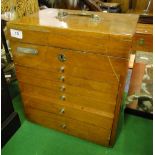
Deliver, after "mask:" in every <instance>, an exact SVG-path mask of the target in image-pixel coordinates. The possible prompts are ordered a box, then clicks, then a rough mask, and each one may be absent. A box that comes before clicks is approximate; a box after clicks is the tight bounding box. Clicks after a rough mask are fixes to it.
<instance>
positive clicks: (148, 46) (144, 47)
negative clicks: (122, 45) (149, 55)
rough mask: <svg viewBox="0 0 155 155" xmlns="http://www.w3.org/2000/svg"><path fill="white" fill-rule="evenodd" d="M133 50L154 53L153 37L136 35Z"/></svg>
mask: <svg viewBox="0 0 155 155" xmlns="http://www.w3.org/2000/svg"><path fill="white" fill-rule="evenodd" d="M132 49H133V50H135V51H146V52H153V35H151V34H137V33H136V34H135V36H134V40H133V47H132Z"/></svg>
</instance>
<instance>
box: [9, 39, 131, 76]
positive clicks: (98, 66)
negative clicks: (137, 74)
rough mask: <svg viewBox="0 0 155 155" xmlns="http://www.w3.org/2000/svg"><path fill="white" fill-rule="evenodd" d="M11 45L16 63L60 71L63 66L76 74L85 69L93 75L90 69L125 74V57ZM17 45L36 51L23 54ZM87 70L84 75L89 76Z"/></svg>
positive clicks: (26, 45) (66, 70)
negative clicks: (35, 51)
mask: <svg viewBox="0 0 155 155" xmlns="http://www.w3.org/2000/svg"><path fill="white" fill-rule="evenodd" d="M11 47H12V51H13V56H14V60H15V62H16V64H18V65H21V66H25V67H32V68H36V69H42V70H47V71H56V72H60V69H61V68H62V67H65V72H68V73H70V74H72V75H76V76H79V75H81V74H82V75H83V74H84V73H85V71H86V70H88V71H87V72H88V73H89V75H91V76H93V75H92V69H93V71H94V70H95V71H103V72H104V73H110V74H115V73H116V74H118V75H121V76H125V75H126V71H127V66H128V60H127V59H121V58H114V57H107V56H104V55H100V54H92V53H85V52H79V51H72V50H65V49H60V48H54V47H46V46H38V45H30V44H17V43H15V42H13V43H12V46H11ZM18 47H22V48H26V49H27V48H31V49H36V50H37V51H38V53H36V54H29V53H28V54H25V53H22V52H23V51H22V50H21V51H22V52H17V48H18ZM19 51H20V50H19ZM79 68H80V69H79ZM87 72H86V75H87V76H89V75H88V73H87ZM97 73H98V72H97ZM94 75H98V74H94ZM99 75H100V74H99Z"/></svg>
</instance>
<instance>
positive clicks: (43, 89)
mask: <svg viewBox="0 0 155 155" xmlns="http://www.w3.org/2000/svg"><path fill="white" fill-rule="evenodd" d="M137 20H138V16H137V15H128V14H106V13H99V12H81V11H71V10H57V9H46V10H42V11H40V12H38V13H36V14H33V15H30V16H27V17H23V18H22V19H18V20H15V21H12V22H10V23H8V32H9V39H10V43H11V49H12V53H13V58H14V63H15V68H16V74H17V78H18V81H19V86H20V90H21V96H22V100H23V104H24V110H25V114H26V116H27V118H28V119H29V120H31V121H33V122H36V123H39V124H41V125H43V126H46V127H49V128H53V129H56V130H58V131H62V132H64V133H67V134H70V135H73V136H77V137H80V138H82V139H86V140H90V141H92V142H95V143H98V144H101V145H104V146H112V145H113V143H114V140H115V136H116V129H117V124H118V118H119V112H120V106H121V99H122V94H123V89H124V82H125V78H126V74H127V69H128V57H129V53H130V48H131V44H132V37H133V35H134V33H135V28H136V24H137Z"/></svg>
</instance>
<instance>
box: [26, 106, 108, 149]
mask: <svg viewBox="0 0 155 155" xmlns="http://www.w3.org/2000/svg"><path fill="white" fill-rule="evenodd" d="M25 112H26V115H27V118H28V119H29V120H31V121H33V122H35V123H39V124H41V125H44V126H46V127H49V128H53V129H56V130H58V131H63V132H65V133H67V134H70V135H73V136H77V137H80V138H83V139H86V140H90V141H92V142H95V143H98V144H102V145H106V146H107V145H108V144H109V140H110V134H111V131H110V130H106V129H103V128H101V127H96V126H93V125H89V124H87V123H85V122H81V121H78V120H74V119H69V118H65V117H61V116H59V115H56V114H52V113H47V112H43V111H40V110H36V109H32V108H27V109H25Z"/></svg>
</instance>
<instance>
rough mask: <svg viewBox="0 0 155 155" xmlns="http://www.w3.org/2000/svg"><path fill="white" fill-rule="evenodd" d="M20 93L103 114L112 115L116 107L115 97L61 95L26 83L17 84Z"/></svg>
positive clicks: (109, 95) (61, 93) (104, 95)
mask: <svg viewBox="0 0 155 155" xmlns="http://www.w3.org/2000/svg"><path fill="white" fill-rule="evenodd" d="M19 86H20V89H21V92H22V93H23V94H27V95H29V96H34V97H38V96H39V97H40V98H41V99H43V100H46V101H51V102H54V103H58V104H59V103H68V104H71V105H72V104H76V105H79V106H81V107H83V108H84V107H90V108H94V109H98V110H103V112H107V113H111V114H113V113H114V110H115V105H116V96H115V97H114V96H113V95H112V94H109V93H107V94H104V93H103V94H102V95H103V99H101V98H99V95H100V94H99V93H96V94H97V95H98V96H96V94H95V93H94V95H93V96H91V97H88V96H86V95H85V94H84V93H83V95H81V94H82V93H81V94H73V93H72V94H69V93H63V92H59V91H53V90H49V89H46V88H42V87H36V86H33V85H29V84H26V83H22V82H20V84H19Z"/></svg>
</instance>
